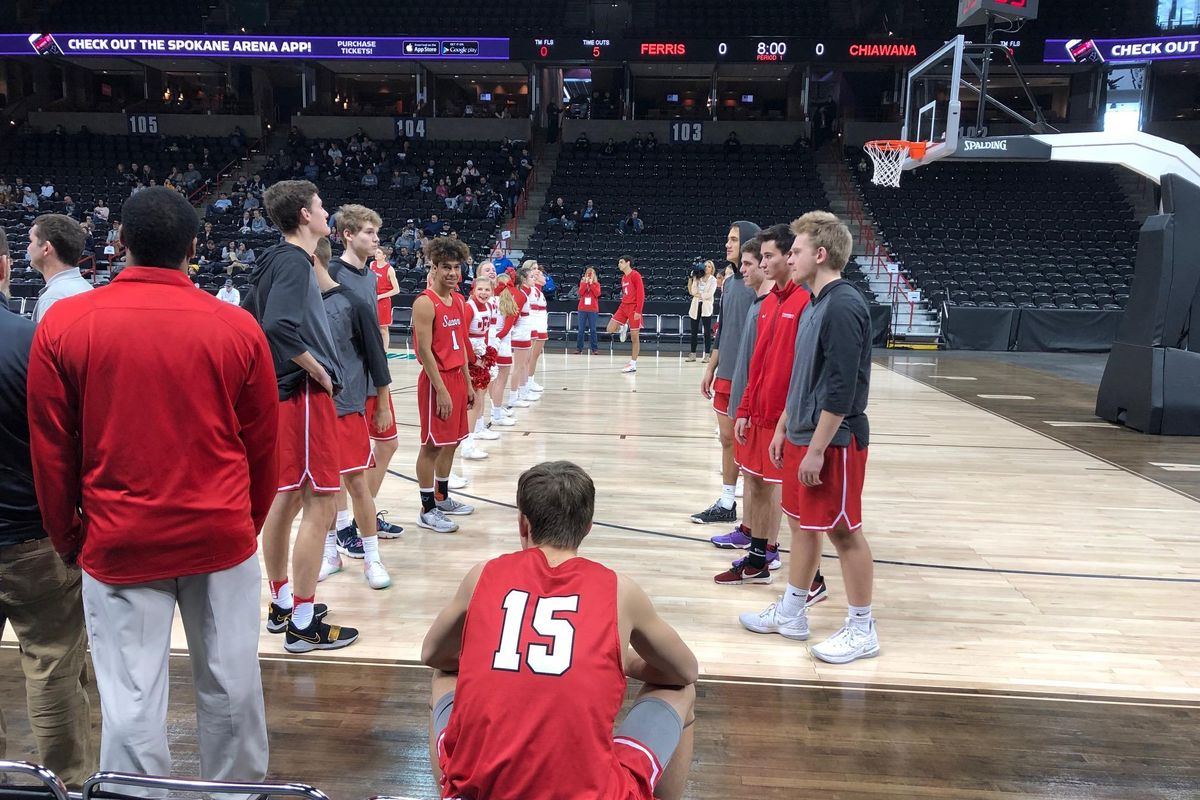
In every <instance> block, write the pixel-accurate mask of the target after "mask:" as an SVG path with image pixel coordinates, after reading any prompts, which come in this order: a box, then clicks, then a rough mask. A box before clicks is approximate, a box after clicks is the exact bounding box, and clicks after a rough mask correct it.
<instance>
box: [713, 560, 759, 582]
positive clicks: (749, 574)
mask: <svg viewBox="0 0 1200 800" xmlns="http://www.w3.org/2000/svg"><path fill="white" fill-rule="evenodd" d="M713 580H714V581H716V582H717V583H719V584H721V585H722V586H737V585H739V584H743V583H770V582H771V581H772V576H771V570H769V569H767V568H766V567H763V568H762V569H754V568H753V567H751V566H750V557H749V556H746V557H745V558H743V559H742V560H741V561H735V562H733V566H732V567H730V568H729V569H727V570H725V571H724V572H722V573H721V574H720V575H717V576H716V577H714V578H713Z"/></svg>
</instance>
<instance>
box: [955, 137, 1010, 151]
mask: <svg viewBox="0 0 1200 800" xmlns="http://www.w3.org/2000/svg"><path fill="white" fill-rule="evenodd" d="M963 150H965V151H967V152H970V151H972V150H1002V151H1004V152H1006V153H1007V152H1008V140H1007V139H963Z"/></svg>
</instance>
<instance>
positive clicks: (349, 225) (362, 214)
mask: <svg viewBox="0 0 1200 800" xmlns="http://www.w3.org/2000/svg"><path fill="white" fill-rule="evenodd" d="M382 224H383V219H382V218H381V217H380V216H379V215H378V214H377V213H375V211H373V210H372V209H369V208H367V207H366V206H360V205H359V204H357V203H349V204H347V205H344V206H342V207H341V208H339V209H338V210H337V226H338V232H339V233H341V232H342V231H350V233H351V234H355V233H358V232H359V231H361V230H362V229H363V228H365V227H367V226H368V225H374V226H375V228H376V229H378V228H379V226H380V225H382Z"/></svg>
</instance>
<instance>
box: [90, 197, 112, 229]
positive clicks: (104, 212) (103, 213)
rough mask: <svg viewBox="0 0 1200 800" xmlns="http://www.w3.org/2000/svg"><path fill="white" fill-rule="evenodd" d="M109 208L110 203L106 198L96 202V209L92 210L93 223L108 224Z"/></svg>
mask: <svg viewBox="0 0 1200 800" xmlns="http://www.w3.org/2000/svg"><path fill="white" fill-rule="evenodd" d="M108 214H109V208H108V203H107V202H105V200H104V198H100V199H99V200H97V201H96V207H95V208H93V209H92V222H95V223H96V224H97V225H99V224H100V223H101V222H108Z"/></svg>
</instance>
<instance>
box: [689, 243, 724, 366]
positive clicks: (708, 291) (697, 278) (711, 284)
mask: <svg viewBox="0 0 1200 800" xmlns="http://www.w3.org/2000/svg"><path fill="white" fill-rule="evenodd" d="M716 272H717V267H716V265H715V264H714V263H713V262H712V261H705V262H704V272H703V274H701V275H697V274H696V273H695V272H693V273H692V275H691V277H689V278H688V285H687V288H688V294H690V295H691V296H692V305H691V308H689V309H688V318H689V319H691V321H692V352H691V353H689V354H688V357H687V360H688V361H695V360H696V343H697V339H698V338H699V334H700V327H701V325H703V327H704V363H705V364H707V363H708V354H709V352H710V351H711V350H712V318H713V299H714V298H715V297H716V296H717V275H716Z"/></svg>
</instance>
